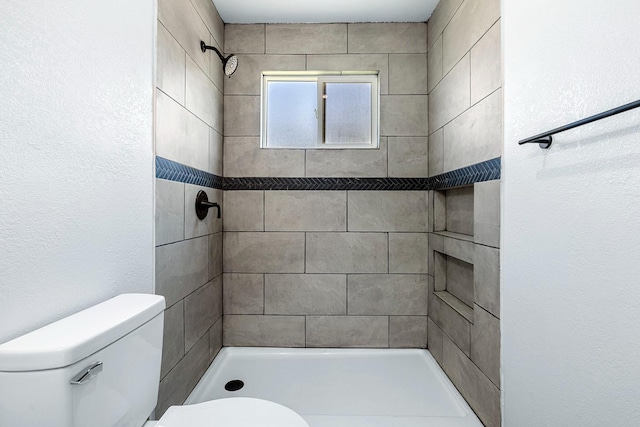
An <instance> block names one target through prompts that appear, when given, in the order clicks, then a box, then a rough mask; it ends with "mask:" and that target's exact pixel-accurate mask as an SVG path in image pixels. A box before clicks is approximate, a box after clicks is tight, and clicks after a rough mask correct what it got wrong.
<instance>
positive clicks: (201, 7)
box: [191, 0, 224, 47]
mask: <svg viewBox="0 0 640 427" xmlns="http://www.w3.org/2000/svg"><path fill="white" fill-rule="evenodd" d="M191 3H192V4H193V6H194V7H195V9H196V11H197V12H198V14H199V15H200V17H201V18H202V20H203V21H204V23H205V25H206V26H207V28H208V29H209V32H210V33H211V34H212V35H213V37H214V38H215V39H216V41H217V42H218V43H219V44H220V45H221V47H222V46H223V45H224V22H223V21H222V18H221V17H220V14H218V11H217V10H216V6H215V5H214V4H213V2H212V1H210V0H191Z"/></svg>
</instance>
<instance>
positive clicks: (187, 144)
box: [156, 90, 209, 170]
mask: <svg viewBox="0 0 640 427" xmlns="http://www.w3.org/2000/svg"><path fill="white" fill-rule="evenodd" d="M156 94H157V96H156V155H157V156H160V157H164V158H166V159H169V160H174V161H176V162H178V163H182V164H185V165H187V166H191V167H194V168H196V169H200V170H206V169H207V167H208V166H209V127H208V126H207V124H206V123H205V122H203V121H202V120H200V119H199V118H197V117H196V116H194V115H193V114H191V113H190V112H189V111H187V110H186V109H185V108H184V107H182V106H181V105H180V104H178V103H177V102H175V101H174V100H173V99H171V98H169V97H168V96H167V95H165V94H164V93H162V91H160V90H158V91H156Z"/></svg>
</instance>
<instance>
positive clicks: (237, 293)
mask: <svg viewBox="0 0 640 427" xmlns="http://www.w3.org/2000/svg"><path fill="white" fill-rule="evenodd" d="M222 281H223V283H224V292H223V296H224V314H264V274H237V273H225V274H224V276H223V278H222Z"/></svg>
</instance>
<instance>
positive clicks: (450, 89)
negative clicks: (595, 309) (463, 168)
mask: <svg viewBox="0 0 640 427" xmlns="http://www.w3.org/2000/svg"><path fill="white" fill-rule="evenodd" d="M470 106H471V77H470V61H469V55H466V56H465V57H464V58H462V60H461V61H460V62H459V63H458V64H457V65H456V66H455V67H454V68H453V70H451V72H449V73H448V74H446V75H445V76H444V77H443V79H442V80H441V81H440V83H438V85H437V86H436V87H435V88H434V89H433V90H432V91H431V92H430V93H429V127H430V128H431V129H439V128H441V127H442V126H444V125H445V124H446V123H448V122H450V121H451V120H453V119H454V118H455V117H457V116H459V115H460V114H462V113H463V112H464V111H465V110H466V109H468V108H469V107H470ZM445 136H446V135H445ZM473 141H476V139H475V138H474V139H473ZM445 170H449V169H445Z"/></svg>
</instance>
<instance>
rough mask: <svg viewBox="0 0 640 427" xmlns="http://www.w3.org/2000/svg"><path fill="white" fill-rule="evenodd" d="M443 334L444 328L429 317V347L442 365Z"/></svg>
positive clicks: (430, 351)
mask: <svg viewBox="0 0 640 427" xmlns="http://www.w3.org/2000/svg"><path fill="white" fill-rule="evenodd" d="M443 335H444V332H442V329H440V328H439V327H438V325H436V324H435V323H433V320H431V318H429V319H428V320H427V348H428V349H429V353H431V354H432V355H433V357H434V358H435V359H436V360H437V361H438V363H439V364H440V365H442V344H443V340H444V336H443Z"/></svg>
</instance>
